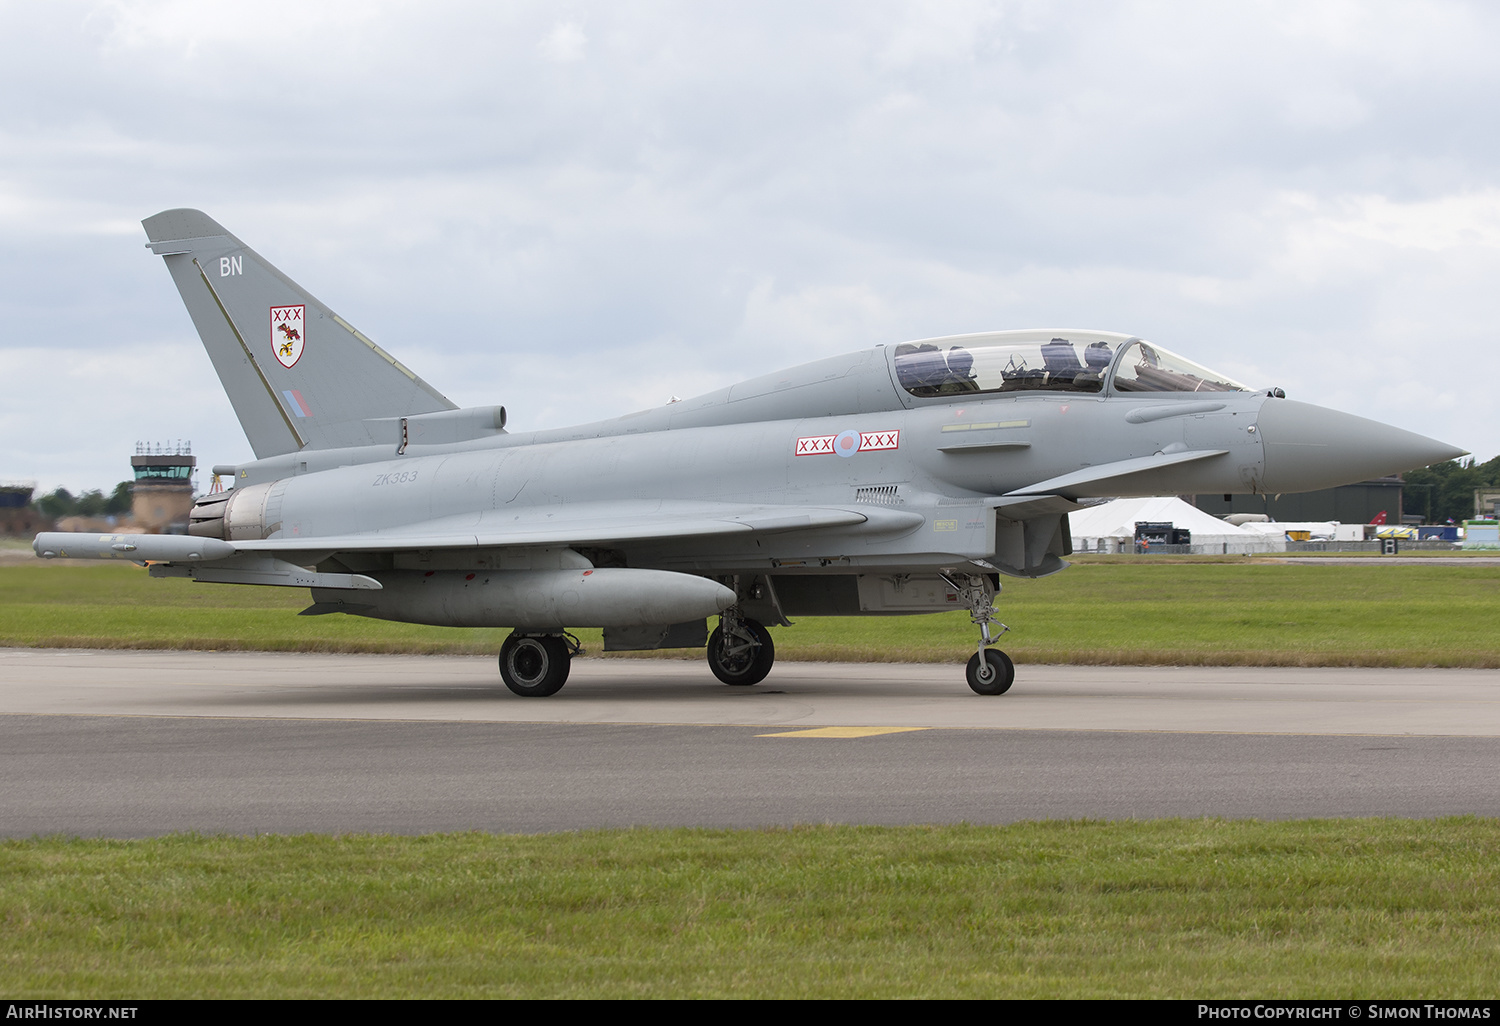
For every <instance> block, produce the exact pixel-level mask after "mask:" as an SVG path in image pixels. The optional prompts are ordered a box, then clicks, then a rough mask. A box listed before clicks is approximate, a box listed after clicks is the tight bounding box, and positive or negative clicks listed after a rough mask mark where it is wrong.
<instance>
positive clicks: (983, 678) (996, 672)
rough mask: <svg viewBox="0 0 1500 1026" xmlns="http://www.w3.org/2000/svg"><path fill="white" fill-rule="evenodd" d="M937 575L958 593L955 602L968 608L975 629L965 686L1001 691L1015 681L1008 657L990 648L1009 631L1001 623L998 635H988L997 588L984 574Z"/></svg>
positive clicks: (980, 691) (983, 692) (981, 691)
mask: <svg viewBox="0 0 1500 1026" xmlns="http://www.w3.org/2000/svg"><path fill="white" fill-rule="evenodd" d="M941 576H942V578H943V580H944V581H946V582H947V583H948V586H949V587H951V588H952V589H953V590H954V591H956V592H958V597H959V601H961V602H963V603H965V604H966V605H967V606H968V607H969V619H971V620H973V621H974V626H976V627H978V628H979V651H977V652H975V653H974V654H973V655H972V656H970V657H969V666H968V669H967V671H966V674H965V675H966V676H967V677H968V680H969V687H970V688H972V689H973V690H974V692H975V693H976V694H980V695H1003V694H1005V693H1006V692H1007V691H1009V690H1010V686H1011V684H1012V683H1014V682H1015V679H1016V665H1015V663H1012V662H1011V661H1010V656H1008V655H1006V654H1005V653H1004V652H1002V651H1000V650H999V649H998V648H990V646H991V645H993V644H994V643H995V642H996V641H998V640H999V639H1000V635H1002V634H1004V633H1005V632H1006V631H1008V630H1010V628H1009V627H1007V626H1005V624H1003V623H1002V624H1000V634H996V635H995V636H994V637H991V636H990V624H992V623H996V622H997V621H996V619H995V592H996V591H997V590H999V589H998V587H997V586H996V585H995V584H993V583H991V581H990V579H989V578H988V577H978V576H972V575H960V574H954V575H952V576H949V575H948V574H942V575H941Z"/></svg>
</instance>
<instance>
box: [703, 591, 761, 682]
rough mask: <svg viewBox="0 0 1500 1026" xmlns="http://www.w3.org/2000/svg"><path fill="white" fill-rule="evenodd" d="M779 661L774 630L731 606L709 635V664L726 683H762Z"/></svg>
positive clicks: (715, 673) (715, 674)
mask: <svg viewBox="0 0 1500 1026" xmlns="http://www.w3.org/2000/svg"><path fill="white" fill-rule="evenodd" d="M775 661H776V646H775V645H773V644H772V643H771V632H770V631H768V630H766V629H765V628H764V627H762V626H761V625H760V624H758V623H756V622H755V621H754V620H746V619H745V618H744V617H742V616H740V613H739V610H738V609H737V608H736V607H734V606H731V607H730V608H728V609H726V610H724V612H723V614H722V615H721V616H720V618H719V626H717V627H715V628H714V632H713V633H712V634H710V635H709V636H708V667H709V669H711V670H713V671H714V676H715V677H717V678H719V679H720V680H721V681H723V682H724V683H725V684H732V685H742V684H759V683H760V682H761V681H763V680H765V679H766V674H768V673H770V672H771V664H772V663H774V662H775Z"/></svg>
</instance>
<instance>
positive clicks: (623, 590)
mask: <svg viewBox="0 0 1500 1026" xmlns="http://www.w3.org/2000/svg"><path fill="white" fill-rule="evenodd" d="M374 576H376V577H378V578H379V580H380V583H381V585H382V588H381V590H380V591H374V592H361V593H360V594H359V596H358V598H357V599H351V598H350V593H349V592H347V591H329V590H323V589H316V588H315V589H313V600H314V601H315V602H317V603H319V605H321V606H323V607H325V608H326V610H327V611H328V612H335V611H336V612H344V613H354V614H357V615H360V616H369V617H374V618H376V619H380V620H399V621H403V622H406V623H427V624H434V625H437V626H447V627H515V628H518V629H520V630H536V631H541V630H551V631H558V630H564V629H566V628H569V627H639V626H645V625H648V624H663V623H683V622H685V621H688V620H701V619H703V618H704V617H708V616H717V615H719V614H720V613H722V612H723V611H724V610H725V609H727V608H729V607H730V606H732V605H734V602H735V594H734V592H733V591H731V590H730V589H729V588H726V587H724V585H722V584H720V583H718V582H717V581H711V580H709V579H708V578H706V577H697V576H694V575H693V574H681V573H676V572H673V571H670V570H641V569H634V568H628V567H601V568H598V569H593V570H480V571H475V572H465V571H461V570H428V571H421V570H409V571H402V570H398V571H394V572H391V573H382V574H376V575H374ZM315 608H316V607H315ZM320 611H321V610H320Z"/></svg>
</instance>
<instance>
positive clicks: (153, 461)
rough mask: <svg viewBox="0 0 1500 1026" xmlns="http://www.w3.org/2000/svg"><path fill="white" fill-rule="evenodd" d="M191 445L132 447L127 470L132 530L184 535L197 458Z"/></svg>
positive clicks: (191, 502) (145, 445)
mask: <svg viewBox="0 0 1500 1026" xmlns="http://www.w3.org/2000/svg"><path fill="white" fill-rule="evenodd" d="M192 453H193V447H192V444H191V443H187V444H184V443H182V442H178V443H177V444H176V445H172V444H170V443H156V444H152V443H141V442H137V443H136V445H135V455H134V456H132V457H131V458H130V468H131V470H133V471H134V472H135V484H134V485H132V486H131V489H130V494H131V504H130V509H131V514H132V516H134V518H135V526H136V530H138V531H141V532H143V533H146V534H186V533H187V525H188V513H189V512H191V511H192V508H193V471H194V469H195V468H196V467H197V466H198V458H197V457H196V456H194V455H193V454H192Z"/></svg>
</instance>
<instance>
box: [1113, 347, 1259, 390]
mask: <svg viewBox="0 0 1500 1026" xmlns="http://www.w3.org/2000/svg"><path fill="white" fill-rule="evenodd" d="M1114 387H1115V391H1116V392H1249V391H1251V389H1249V388H1247V387H1245V386H1244V385H1242V384H1240V383H1239V382H1238V381H1235V380H1234V379H1232V378H1229V377H1226V376H1225V375H1223V374H1219V373H1217V372H1216V371H1211V370H1209V369H1208V368H1207V367H1200V366H1199V365H1198V364H1196V363H1194V362H1193V361H1192V360H1188V359H1185V358H1183V357H1181V356H1178V355H1177V354H1176V353H1170V352H1168V351H1167V350H1165V349H1162V348H1161V347H1160V346H1153V345H1151V344H1150V343H1148V342H1140V341H1136V342H1132V343H1130V346H1129V347H1128V348H1127V349H1126V350H1125V353H1124V355H1122V356H1121V357H1120V365H1119V367H1117V368H1116V369H1115V384H1114Z"/></svg>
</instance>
